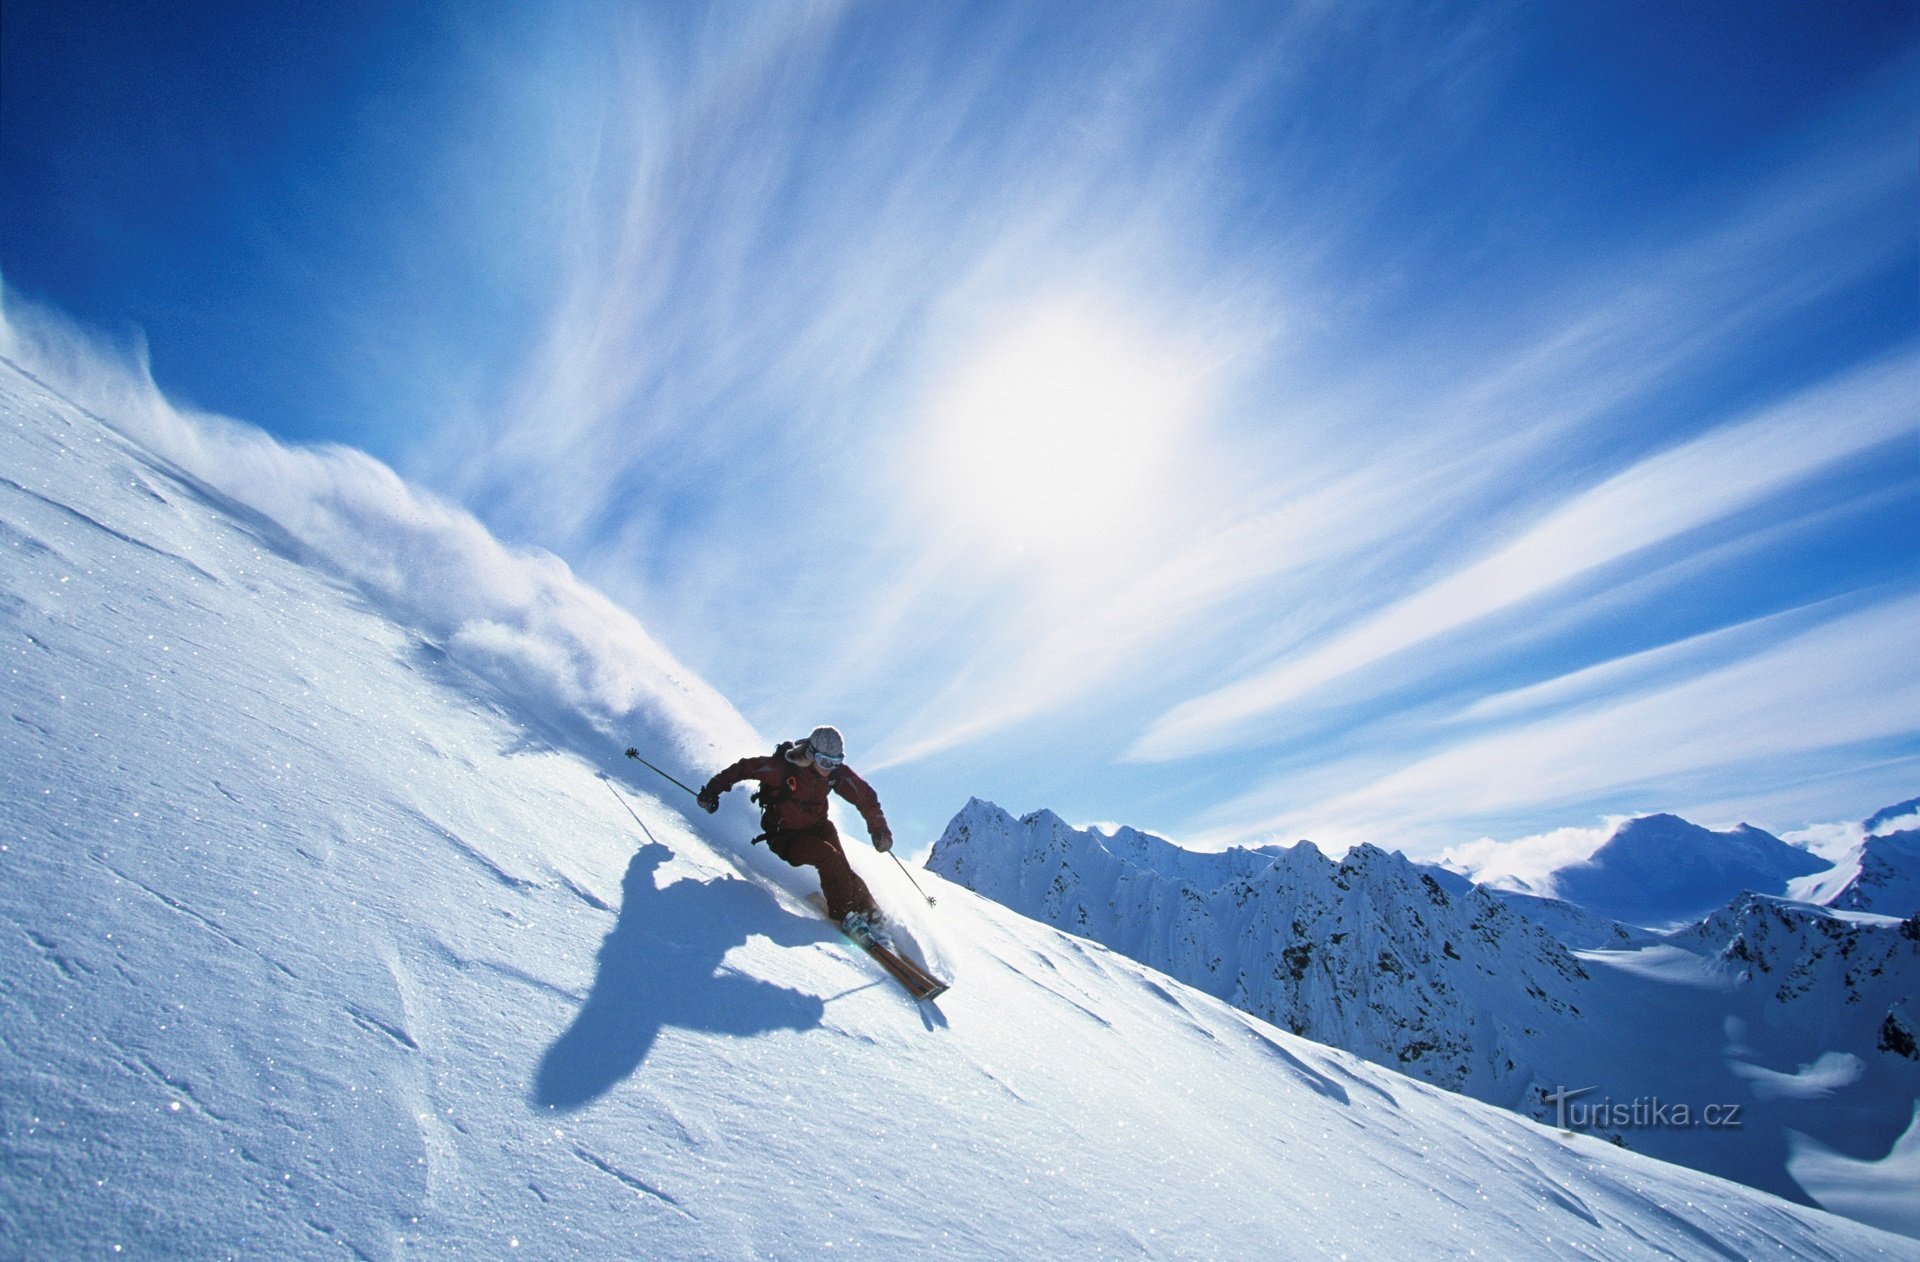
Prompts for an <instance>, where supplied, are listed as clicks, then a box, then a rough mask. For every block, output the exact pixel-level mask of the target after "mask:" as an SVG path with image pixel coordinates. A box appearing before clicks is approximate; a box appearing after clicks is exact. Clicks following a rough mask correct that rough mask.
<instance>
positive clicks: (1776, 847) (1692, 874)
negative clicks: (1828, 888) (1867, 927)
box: [1535, 815, 1830, 927]
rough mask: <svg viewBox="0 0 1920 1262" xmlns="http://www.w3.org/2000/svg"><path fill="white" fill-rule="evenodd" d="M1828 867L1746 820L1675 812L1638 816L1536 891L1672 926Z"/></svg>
mask: <svg viewBox="0 0 1920 1262" xmlns="http://www.w3.org/2000/svg"><path fill="white" fill-rule="evenodd" d="M1829 866H1830V865H1829V864H1828V863H1827V862H1826V861H1824V860H1822V859H1820V858H1819V857H1817V856H1815V855H1812V854H1809V853H1807V852H1806V851H1805V850H1802V849H1800V848H1798V847H1796V846H1792V845H1789V844H1788V843H1787V842H1784V841H1782V840H1781V839H1780V838H1778V837H1775V836H1774V835H1773V834H1772V833H1768V832H1764V831H1762V830H1761V829H1758V828H1754V827H1752V826H1750V825H1747V824H1742V825H1740V826H1739V827H1738V828H1735V829H1732V830H1731V831H1728V832H1715V831H1713V830H1711V829H1707V828H1702V827H1700V826H1699V825H1698V824H1692V823H1689V822H1687V821H1686V820H1684V819H1681V818H1680V817H1679V816H1677V815H1643V816H1641V817H1639V818H1637V819H1631V820H1628V821H1627V822H1626V823H1624V824H1622V825H1620V827H1619V828H1618V829H1616V830H1615V831H1614V834H1613V835H1612V836H1611V837H1609V838H1607V840H1606V842H1605V843H1604V844H1603V845H1602V846H1601V847H1600V848H1599V849H1598V850H1597V851H1595V852H1594V853H1593V855H1592V856H1591V857H1590V858H1588V859H1587V860H1585V861H1584V862H1581V863H1576V864H1572V865H1570V866H1568V867H1564V868H1561V869H1560V870H1559V871H1557V872H1555V873H1554V874H1553V876H1552V878H1551V888H1550V889H1547V890H1544V891H1535V892H1540V893H1547V894H1550V895H1552V896H1553V897H1556V898H1559V899H1562V900H1564V901H1566V902H1569V903H1573V904H1575V905H1577V906H1580V907H1584V908H1586V909H1587V910H1588V911H1591V912H1595V913H1597V914H1599V915H1601V916H1605V917H1608V918H1610V919H1613V920H1619V921H1624V922H1626V923H1628V924H1633V925H1647V926H1653V927H1661V926H1674V925H1678V924H1681V923H1684V922H1686V921H1691V920H1696V919H1698V918H1699V917H1701V916H1704V915H1706V914H1708V913H1709V912H1711V911H1713V910H1714V909H1715V908H1717V907H1723V906H1725V905H1726V904H1727V902H1728V901H1729V900H1730V899H1732V898H1734V897H1736V896H1738V895H1740V894H1743V893H1748V892H1752V893H1758V894H1785V893H1786V892H1787V886H1788V883H1789V882H1791V881H1793V880H1794V879H1795V878H1797V877H1804V876H1809V875H1811V874H1813V873H1815V872H1821V871H1824V870H1825V869H1826V868H1827V867H1829Z"/></svg>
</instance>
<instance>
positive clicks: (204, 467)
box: [0, 283, 761, 779]
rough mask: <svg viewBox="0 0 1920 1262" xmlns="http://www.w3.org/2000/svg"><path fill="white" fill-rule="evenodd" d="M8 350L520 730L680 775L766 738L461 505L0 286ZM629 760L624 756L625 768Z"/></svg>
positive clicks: (555, 566) (616, 614)
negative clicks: (176, 381) (266, 426)
mask: <svg viewBox="0 0 1920 1262" xmlns="http://www.w3.org/2000/svg"><path fill="white" fill-rule="evenodd" d="M0 355H4V356H5V357H6V358H8V359H10V360H12V361H13V362H14V363H15V364H16V365H17V366H18V367H20V368H21V369H22V370H23V371H26V372H28V373H30V374H32V375H33V376H35V377H37V378H39V379H40V380H41V381H42V382H44V383H45V384H47V385H48V386H50V387H52V388H54V389H57V390H59V391H61V392H62V393H64V394H65V395H67V396H68V397H69V398H70V399H72V400H73V401H74V402H75V403H77V404H79V405H80V406H82V407H84V408H86V409H87V410H89V411H91V412H92V413H94V414H95V415H96V416H98V417H100V418H102V419H103V420H104V421H105V422H106V423H107V424H109V425H110V426H112V427H113V428H115V429H117V430H119V431H120V432H122V433H124V434H126V435H127V436H128V437H130V438H132V439H134V440H136V441H137V442H139V443H141V444H142V445H144V446H145V447H147V448H148V449H149V450H150V451H151V452H153V453H154V454H156V455H158V456H160V457H161V458H162V459H164V460H166V461H168V462H171V463H172V464H173V465H175V466H177V470H178V471H179V472H182V473H184V474H185V475H187V476H188V477H190V478H191V479H193V480H195V481H197V482H199V483H200V484H202V485H203V486H204V487H205V488H207V489H209V490H211V491H212V492H214V493H216V494H217V495H219V496H221V497H224V498H226V499H228V500H231V501H233V502H234V503H235V504H236V505H238V506H240V507H242V508H244V509H246V510H250V512H251V513H252V514H255V515H257V516H258V517H259V518H264V519H265V522H264V523H262V524H264V525H267V526H269V527H270V529H269V530H268V532H267V533H268V534H269V535H272V536H278V537H277V538H274V539H272V540H271V541H272V542H274V543H276V544H277V545H279V546H283V547H285V548H286V549H287V550H289V551H292V552H295V553H296V554H300V555H302V557H303V559H307V560H311V561H314V562H317V563H318V564H319V565H320V566H321V567H323V568H324V569H326V570H328V571H330V572H332V573H334V574H336V575H338V576H339V577H341V578H343V579H345V580H346V581H347V582H349V583H351V584H352V585H353V586H354V587H355V588H356V589H358V590H359V591H360V592H361V593H362V594H363V595H364V596H365V597H366V598H367V599H368V600H369V601H371V602H372V603H373V604H374V605H375V606H376V607H378V608H380V609H381V610H382V611H383V612H385V613H386V614H387V615H388V616H390V617H392V618H393V619H394V620H395V621H396V622H398V623H400V624H401V625H403V626H406V627H408V628H410V629H411V630H413V631H414V632H416V633H417V634H418V635H419V636H421V637H422V638H423V639H424V640H426V641H427V642H428V643H429V644H430V645H433V646H435V647H437V648H438V649H440V650H442V651H444V652H445V653H446V654H447V656H448V657H450V658H451V659H452V660H453V661H454V662H455V663H457V664H458V665H459V666H461V667H464V668H465V669H467V670H469V671H471V672H473V673H474V674H475V675H477V676H479V677H480V678H482V679H484V680H486V681H487V682H488V683H489V684H490V685H491V686H492V688H493V689H494V690H495V692H496V693H497V694H498V697H499V699H500V700H501V701H502V703H503V704H505V705H507V706H509V707H510V708H512V709H513V710H515V711H516V712H517V713H518V715H519V717H520V718H521V719H522V720H523V721H524V722H525V724H526V726H527V727H528V728H529V729H530V730H531V731H533V732H535V733H539V734H540V736H541V737H542V738H545V739H548V740H551V741H553V742H554V743H555V744H558V745H564V746H571V747H573V748H575V749H576V750H578V751H579V752H581V753H583V754H585V755H587V756H588V757H589V760H590V761H592V762H595V763H603V762H605V760H606V759H607V757H608V756H609V751H612V756H613V757H615V758H616V759H617V757H618V749H619V748H620V747H621V746H622V745H625V744H628V743H631V744H636V745H641V746H644V747H645V748H646V749H647V750H649V751H651V752H650V757H652V759H653V761H655V762H658V763H659V764H660V765H662V766H663V767H665V768H667V769H668V770H669V771H672V772H674V773H675V774H676V775H679V776H680V777H681V778H682V779H686V778H688V777H689V776H693V775H700V776H704V774H705V771H703V770H696V769H701V768H704V769H709V770H710V769H711V767H712V765H713V762H714V757H715V751H716V750H720V749H724V750H729V751H730V750H733V749H736V748H748V747H753V746H757V745H759V744H760V743H761V742H760V740H759V738H758V737H757V736H756V735H755V734H754V732H753V730H752V728H751V727H750V725H749V724H748V723H747V722H746V720H745V719H744V718H743V717H741V715H740V714H739V712H738V711H736V710H735V709H734V708H733V706H732V705H731V704H730V703H729V702H728V701H727V700H726V699H725V698H723V697H722V696H720V694H719V693H717V692H715V691H714V690H713V689H712V688H711V687H710V686H708V685H707V684H706V683H705V682H704V681H703V680H701V679H699V678H698V677H697V676H695V675H693V674H692V673H691V672H689V671H688V670H687V669H686V668H685V667H683V666H682V665H681V664H680V663H678V662H677V661H675V660H674V658H673V657H672V656H671V655H670V654H669V653H668V652H667V651H666V650H665V649H664V648H662V647H661V646H660V645H659V644H658V643H656V642H655V641H654V639H653V638H652V637H651V636H649V635H648V634H647V632H646V630H645V628H643V627H642V626H641V625H640V623H639V622H638V621H637V620H636V619H634V618H633V617H632V615H630V614H628V613H627V612H626V611H624V610H622V609H621V608H619V607H618V606H617V605H615V604H614V603H613V602H612V601H610V600H608V599H607V598H606V597H605V596H603V595H601V594H600V593H599V592H597V591H595V590H593V589H592V588H590V587H588V586H586V585H585V584H584V583H582V582H580V581H579V580H578V579H577V578H575V577H574V575H573V572H572V571H571V570H570V569H569V568H568V566H567V565H566V563H565V562H564V561H562V560H560V559H559V558H558V557H555V556H553V555H551V554H550V553H546V552H541V551H537V550H530V549H521V548H514V547H510V546H508V545H506V544H503V543H502V542H501V541H500V540H498V539H496V538H494V537H493V535H492V534H490V533H489V532H488V531H487V529H486V527H485V526H483V525H481V524H480V522H479V521H477V520H476V519H475V518H474V517H473V516H472V515H471V514H470V513H468V512H466V511H465V510H464V509H461V508H459V507H458V506H456V505H453V504H450V503H448V502H447V501H445V500H442V499H440V498H438V497H437V496H435V495H433V494H431V493H429V492H426V491H423V490H421V489H420V488H417V487H413V486H410V485H408V484H407V483H406V482H404V481H403V480H401V478H400V477H399V476H398V475H397V474H395V473H394V472H393V470H392V469H390V468H388V467H387V466H386V465H384V464H382V463H381V462H380V461H378V460H375V459H374V458H373V457H371V456H369V455H367V454H366V453H364V452H360V451H356V450H353V449H351V448H347V447H340V446H332V445H328V446H316V447H289V446H286V445H283V444H282V443H279V442H277V441H275V440H274V439H273V438H271V437H269V436H268V435H267V434H265V433H263V432H262V431H260V430H258V429H256V428H254V427H252V426H250V425H246V424H243V423H241V422H237V421H233V420H230V419H227V418H225V417H221V416H216V415H212V414H209V413H206V412H201V411H197V410H193V409H191V408H187V407H182V406H177V405H175V404H174V403H172V402H171V401H169V400H168V399H167V398H166V397H165V396H164V395H163V394H162V393H161V391H160V390H159V388H158V387H157V386H156V385H155V384H154V381H153V378H152V375H151V373H150V371H149V368H148V364H147V357H146V351H145V346H144V344H142V343H141V342H140V341H139V340H138V339H136V340H135V342H134V343H133V344H132V345H130V346H127V347H121V348H115V347H112V346H109V345H107V344H106V343H105V342H104V341H103V340H102V339H101V338H99V337H98V336H96V335H95V334H93V333H91V332H89V331H88V330H85V329H82V328H80V327H78V326H77V325H75V324H73V323H72V322H71V321H69V320H67V319H66V318H64V317H63V316H61V315H60V314H58V313H56V312H53V311H51V310H48V309H46V308H44V307H41V306H38V305H36V304H33V303H29V302H25V301H22V300H21V299H20V297H19V296H18V295H17V294H13V293H10V292H7V291H6V290H5V287H4V284H3V283H0ZM628 765H629V766H631V764H628Z"/></svg>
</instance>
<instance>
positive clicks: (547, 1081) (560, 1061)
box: [533, 842, 825, 1110]
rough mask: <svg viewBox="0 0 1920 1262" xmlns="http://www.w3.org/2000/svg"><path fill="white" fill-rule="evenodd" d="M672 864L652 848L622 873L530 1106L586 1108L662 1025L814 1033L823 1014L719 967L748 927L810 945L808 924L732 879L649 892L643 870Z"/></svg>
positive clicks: (633, 1064) (809, 1003)
mask: <svg viewBox="0 0 1920 1262" xmlns="http://www.w3.org/2000/svg"><path fill="white" fill-rule="evenodd" d="M672 857H673V851H671V850H669V849H668V848H667V847H665V846H663V845H660V844H659V843H657V842H652V843H649V844H647V845H645V846H642V847H641V848H640V851H639V853H638V854H636V855H634V856H633V862H632V863H630V864H628V865H627V875H626V878H625V880H624V881H623V882H622V883H621V886H622V899H621V904H620V919H619V921H618V922H616V923H615V924H614V926H613V930H612V932H610V933H608V934H607V936H606V940H605V941H603V942H602V943H601V944H600V966H599V973H598V975H597V976H596V977H595V978H594V982H593V993H592V994H590V995H588V996H587V1002H586V1003H585V1004H584V1005H583V1006H582V1007H581V1009H580V1012H579V1014H578V1015H577V1016H575V1017H574V1021H573V1025H572V1026H571V1027H569V1028H568V1030H567V1032H566V1033H564V1034H562V1035H561V1036H560V1037H559V1038H558V1039H556V1040H555V1041H554V1044H553V1046H552V1047H549V1048H548V1049H547V1054H546V1055H545V1056H544V1057H542V1058H541V1061H540V1069H539V1071H538V1072H537V1073H536V1074H535V1075H534V1080H533V1100H534V1103H535V1104H537V1105H540V1106H542V1107H546V1108H555V1109H561V1110H573V1109H578V1108H582V1107H584V1106H585V1105H588V1104H591V1103H593V1102H594V1101H595V1100H597V1099H599V1098H600V1097H601V1096H603V1095H605V1094H606V1093H607V1092H608V1091H609V1090H611V1089H612V1088H613V1087H614V1086H616V1085H617V1084H618V1083H620V1082H622V1081H623V1080H625V1079H626V1078H628V1077H629V1076H631V1075H632V1074H633V1073H634V1071H635V1070H637V1069H639V1067H640V1063H641V1062H642V1061H644V1060H645V1059H646V1058H647V1053H648V1052H649V1051H650V1050H651V1049H652V1047H653V1043H654V1040H655V1039H657V1038H658V1037H659V1036H660V1031H661V1029H662V1027H665V1026H669V1025H677V1026H681V1027H683V1028H685V1029H689V1030H699V1031H703V1032H707V1033H714V1034H732V1035H737V1036H741V1037H745V1036H747V1035H751V1034H761V1033H764V1032H766V1031H768V1030H805V1029H811V1028H813V1027H814V1026H817V1025H819V1024H820V1021H821V1018H822V1017H823V1016H824V1014H825V1006H824V1004H823V1003H822V1002H821V1000H820V999H818V998H817V997H815V996H813V995H808V994H803V993H801V992H800V991H797V990H790V989H788V988H787V987H785V986H776V985H774V984H773V983H772V982H763V981H759V980H756V979H754V978H751V977H747V976H745V975H744V974H741V973H735V972H723V971H721V970H720V961H721V959H722V958H723V957H724V956H725V955H726V953H727V952H728V951H730V950H732V949H733V948H734V947H736V946H739V945H740V944H741V943H742V942H744V941H746V939H747V937H748V936H749V934H748V929H747V926H750V925H751V926H754V927H755V930H756V931H764V930H763V929H762V927H772V928H773V929H774V930H775V933H776V934H777V935H779V936H775V937H774V941H775V942H777V943H779V944H780V945H782V946H802V945H805V944H806V943H807V942H810V941H813V940H814V939H815V937H817V931H815V932H812V933H810V932H809V931H810V930H814V926H812V925H809V924H808V923H807V922H806V921H804V920H800V919H798V918H796V917H793V916H790V915H786V914H782V913H781V912H780V911H779V909H778V905H777V904H776V903H775V902H774V899H773V896H772V895H771V894H769V893H768V892H767V891H766V890H764V889H762V888H761V887H759V886H757V885H755V884H753V883H752V882H750V881H744V880H741V879H740V878H738V877H720V878H718V879H715V880H711V881H696V880H690V879H689V880H679V881H675V882H674V883H673V884H671V885H669V886H667V887H666V888H665V889H659V888H657V887H656V886H655V884H654V873H655V872H656V871H657V870H658V869H659V867H660V865H661V864H663V863H665V862H666V861H667V860H668V859H670V858H672ZM770 913H771V914H770Z"/></svg>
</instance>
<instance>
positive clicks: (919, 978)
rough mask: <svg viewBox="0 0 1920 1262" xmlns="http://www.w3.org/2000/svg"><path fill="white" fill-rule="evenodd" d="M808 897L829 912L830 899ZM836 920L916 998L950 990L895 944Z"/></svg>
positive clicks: (930, 997) (921, 999) (851, 939)
mask: <svg viewBox="0 0 1920 1262" xmlns="http://www.w3.org/2000/svg"><path fill="white" fill-rule="evenodd" d="M807 901H808V902H809V903H811V904H812V905H813V908H814V910H815V911H817V912H819V913H820V914H821V915H822V916H826V915H827V905H826V901H825V900H824V899H822V898H821V897H820V896H819V895H817V894H816V895H811V896H809V897H808V899H807ZM827 919H828V920H829V921H832V920H833V918H832V917H831V916H828V917H827ZM834 924H835V927H836V928H838V929H839V930H840V933H841V935H842V936H844V937H845V938H846V939H847V941H849V942H851V943H853V944H854V945H855V946H857V947H859V948H860V949H861V950H862V951H865V952H866V953H867V954H868V955H869V956H871V957H872V958H873V961H874V963H876V964H878V965H879V966H880V967H881V968H883V969H885V970H886V972H887V976H889V977H891V978H893V980H894V981H896V982H899V983H900V986H901V989H903V990H905V991H906V992H907V993H908V994H909V995H912V996H913V997H914V999H916V1000H918V1001H919V1002H921V1003H927V1002H929V1001H931V1000H934V999H938V998H939V997H940V996H941V995H944V994H946V993H947V983H945V982H943V981H941V980H940V979H939V978H937V977H935V976H934V975H933V974H931V973H929V972H927V970H926V969H924V968H921V967H920V966H919V965H918V964H916V963H915V962H914V961H912V960H910V959H908V958H907V957H906V956H904V955H902V954H900V953H899V952H898V951H895V950H894V949H893V948H892V947H889V946H886V945H885V944H883V943H880V942H876V941H874V940H873V938H871V937H870V936H868V935H866V934H864V933H852V932H849V931H848V930H847V927H846V926H845V925H841V924H839V923H838V922H834Z"/></svg>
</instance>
